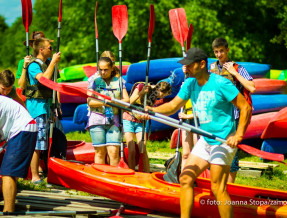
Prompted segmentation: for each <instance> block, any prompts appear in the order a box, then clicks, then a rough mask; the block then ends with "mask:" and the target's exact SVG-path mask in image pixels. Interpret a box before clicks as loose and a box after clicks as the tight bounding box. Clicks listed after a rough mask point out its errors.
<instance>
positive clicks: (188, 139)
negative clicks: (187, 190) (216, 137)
mask: <svg viewBox="0 0 287 218" xmlns="http://www.w3.org/2000/svg"><path fill="white" fill-rule="evenodd" d="M192 147H193V133H192V132H188V131H185V130H182V162H181V171H182V170H183V168H184V166H185V163H186V161H187V158H188V156H189V154H190V152H191V149H192Z"/></svg>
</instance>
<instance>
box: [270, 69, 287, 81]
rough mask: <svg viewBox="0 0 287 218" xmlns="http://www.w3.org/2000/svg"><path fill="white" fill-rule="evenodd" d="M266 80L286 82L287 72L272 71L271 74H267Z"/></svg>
mask: <svg viewBox="0 0 287 218" xmlns="http://www.w3.org/2000/svg"><path fill="white" fill-rule="evenodd" d="M266 78H270V79H277V80H285V81H286V79H287V70H275V69H271V70H270V73H267V74H266Z"/></svg>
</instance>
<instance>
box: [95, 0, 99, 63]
mask: <svg viewBox="0 0 287 218" xmlns="http://www.w3.org/2000/svg"><path fill="white" fill-rule="evenodd" d="M97 10H98V2H97V1H96V7H95V37H96V58H97V66H98V62H99V41H98V25H97ZM97 69H98V67H97Z"/></svg>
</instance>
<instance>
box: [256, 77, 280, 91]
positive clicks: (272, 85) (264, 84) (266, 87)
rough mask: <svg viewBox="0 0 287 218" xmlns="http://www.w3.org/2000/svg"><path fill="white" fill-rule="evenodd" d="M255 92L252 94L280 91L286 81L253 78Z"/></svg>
mask: <svg viewBox="0 0 287 218" xmlns="http://www.w3.org/2000/svg"><path fill="white" fill-rule="evenodd" d="M253 81H254V84H255V88H256V90H255V93H254V94H275V93H282V91H283V90H284V88H285V87H286V81H284V80H277V79H266V78H260V79H254V80H253Z"/></svg>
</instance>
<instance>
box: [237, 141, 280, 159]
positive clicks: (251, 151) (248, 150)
mask: <svg viewBox="0 0 287 218" xmlns="http://www.w3.org/2000/svg"><path fill="white" fill-rule="evenodd" d="M238 148H240V149H241V150H243V151H245V152H246V153H248V154H252V155H254V156H257V157H261V158H263V159H266V160H273V161H278V162H282V161H284V155H283V154H276V153H270V152H266V151H261V150H259V149H257V148H254V147H251V146H249V145H243V144H240V145H238Z"/></svg>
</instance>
